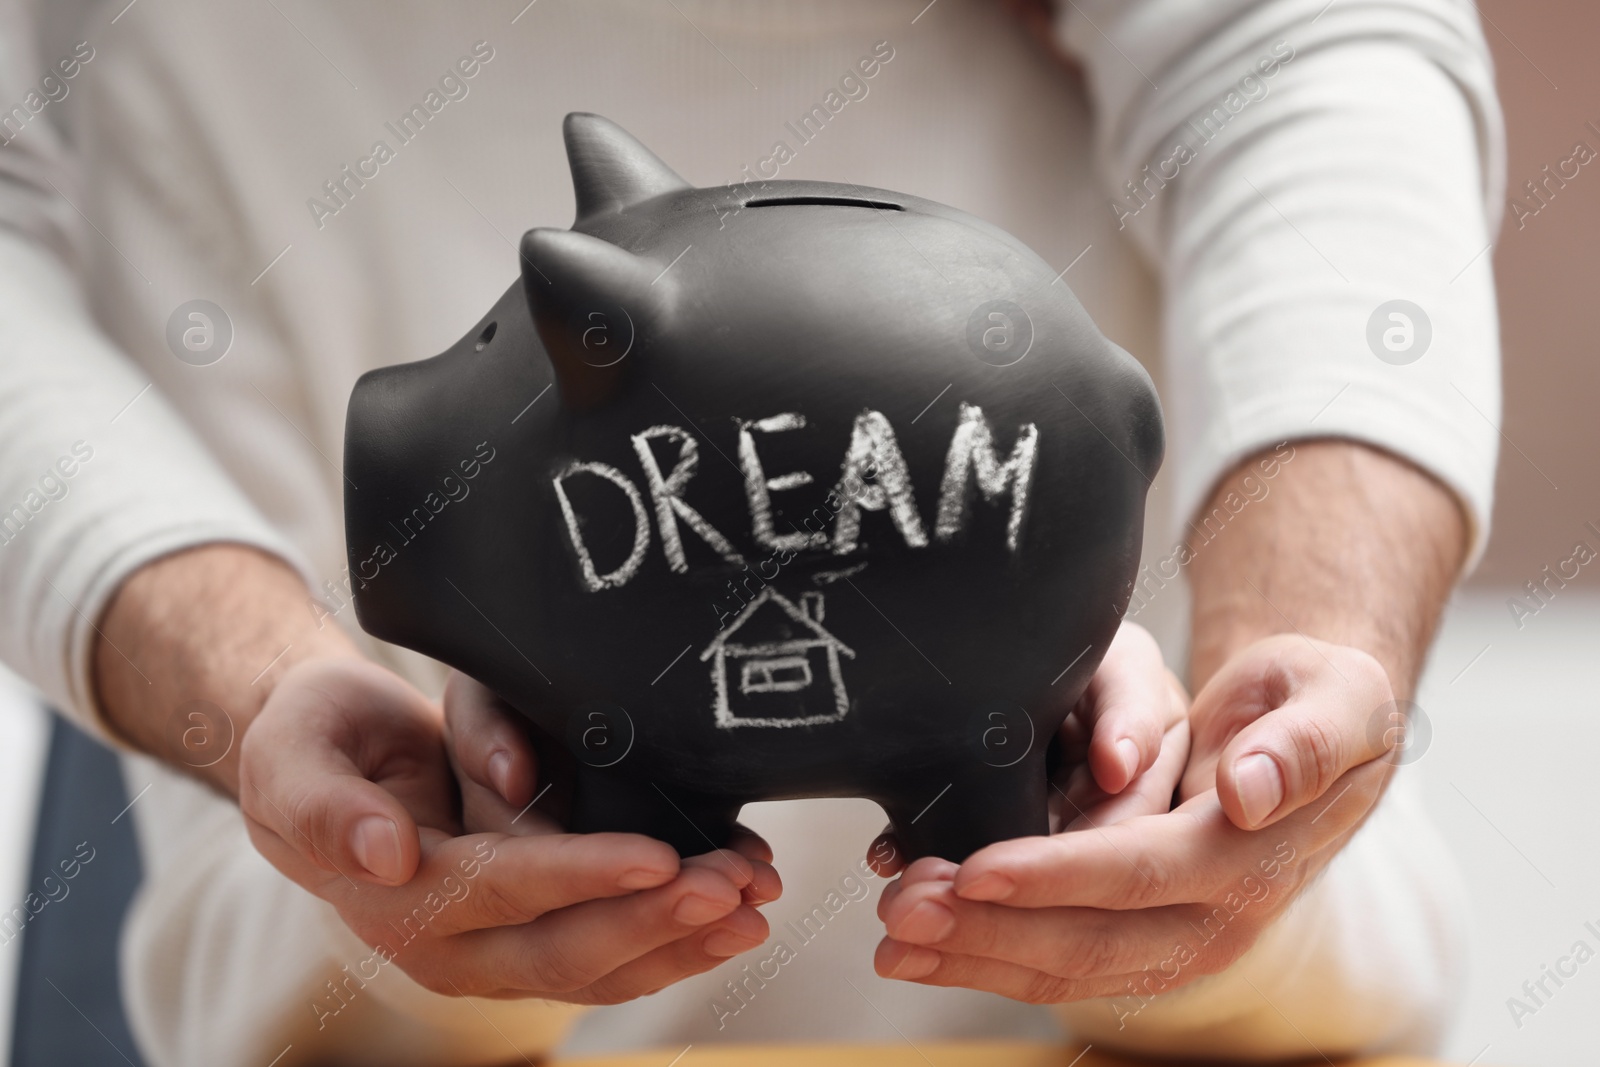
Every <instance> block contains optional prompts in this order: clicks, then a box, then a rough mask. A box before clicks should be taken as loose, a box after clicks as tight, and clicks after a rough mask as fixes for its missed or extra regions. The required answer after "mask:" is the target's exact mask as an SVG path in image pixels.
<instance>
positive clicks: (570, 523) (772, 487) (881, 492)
mask: <svg viewBox="0 0 1600 1067" xmlns="http://www.w3.org/2000/svg"><path fill="white" fill-rule="evenodd" d="M805 426H806V417H805V416H804V415H802V414H800V413H798V412H793V411H789V412H784V413H783V414H780V415H772V416H769V417H768V418H764V419H756V420H753V421H745V420H739V422H738V427H739V467H740V470H741V471H742V472H743V473H744V487H745V497H746V502H747V503H748V505H749V511H750V527H751V534H752V536H753V538H754V540H755V542H756V544H757V545H759V546H760V547H761V548H763V549H769V550H772V551H774V552H797V551H801V550H808V549H809V550H812V551H831V552H832V553H833V554H834V555H836V556H845V555H849V554H850V553H852V552H854V551H856V549H857V548H859V547H860V544H861V513H862V512H863V511H885V510H887V511H888V513H889V518H890V520H891V521H892V522H893V524H894V527H895V529H896V530H897V531H899V533H900V536H901V537H902V538H903V539H904V540H905V543H906V545H907V546H908V547H911V548H926V547H927V546H928V543H929V539H928V533H927V531H926V529H925V528H924V527H923V522H922V516H921V514H920V513H919V512H918V510H917V503H916V499H915V497H914V496H913V494H912V488H911V474H910V470H909V469H908V468H907V466H906V461H905V457H904V455H902V454H901V452H900V446H899V444H898V442H897V441H896V440H895V434H894V427H893V426H891V425H890V424H889V420H888V418H886V417H885V416H884V415H883V413H882V412H879V411H872V410H870V409H869V410H866V411H863V412H862V413H861V414H860V415H858V416H856V420H855V425H854V427H853V429H852V430H851V434H850V444H849V447H848V448H847V450H846V451H845V456H844V462H843V463H842V464H841V467H840V473H839V480H838V482H837V483H836V485H835V488H834V489H832V490H830V492H829V493H828V497H827V505H828V508H829V510H830V511H831V512H832V513H833V531H832V533H831V534H829V533H828V532H826V531H823V530H811V529H809V528H808V529H807V530H803V531H802V530H799V529H796V530H795V531H794V532H792V533H779V532H778V530H777V529H776V527H775V526H774V524H773V510H772V494H774V493H781V492H785V491H788V490H792V489H799V488H801V487H802V486H807V485H810V484H812V482H813V481H814V480H815V479H814V478H813V477H812V475H811V474H810V472H808V471H791V472H789V473H787V474H781V475H778V476H776V477H769V476H768V475H767V473H766V471H765V469H764V468H763V467H762V463H761V457H760V454H759V453H758V452H757V451H756V435H758V434H773V433H786V432H790V431H793V430H803V429H805ZM630 440H631V441H632V443H633V450H634V452H635V453H636V454H637V455H638V457H639V466H640V467H641V468H642V470H643V472H644V480H645V487H646V489H647V491H648V492H649V495H650V501H651V504H652V505H653V507H652V508H650V509H647V508H646V506H645V500H644V494H643V493H641V492H640V491H639V488H638V486H636V485H635V484H634V482H633V480H632V479H631V478H629V477H628V476H627V475H625V474H623V473H622V472H621V471H619V470H617V469H616V468H615V467H612V466H610V465H609V464H605V463H595V462H582V461H574V462H572V463H569V464H567V465H566V466H565V467H564V468H562V469H561V471H560V472H559V473H558V474H556V476H555V477H554V478H553V479H552V482H553V484H554V486H555V491H556V500H557V502H558V503H559V504H560V505H561V514H562V516H563V517H564V518H565V519H566V524H567V533H568V535H569V536H570V538H571V544H572V548H573V551H574V552H575V553H576V555H577V559H578V569H579V572H580V574H581V576H582V580H583V584H584V587H585V588H586V589H588V590H589V591H590V592H595V593H597V592H599V591H601V590H603V589H620V588H621V587H622V586H624V585H627V584H628V582H629V581H630V580H631V579H632V578H633V576H634V575H636V574H638V573H639V568H640V567H641V566H643V564H644V560H645V556H646V554H647V553H648V551H649V549H650V541H651V537H650V530H651V526H650V514H649V512H650V510H653V511H654V512H655V520H656V527H657V529H659V530H660V536H661V550H662V553H663V554H664V555H665V556H666V560H667V566H668V567H669V568H670V569H671V570H672V572H673V573H674V574H683V573H684V572H686V571H687V570H688V569H689V564H688V560H687V558H686V556H685V554H684V550H683V534H682V532H681V530H680V529H679V525H678V524H679V523H680V522H681V523H682V524H683V525H684V526H687V527H688V528H689V530H690V531H691V532H692V533H693V534H694V535H695V536H697V537H699V538H700V539H701V540H702V541H704V542H705V543H706V544H707V545H709V546H711V548H712V550H713V551H715V552H716V553H717V554H718V555H719V556H721V557H722V558H723V559H725V560H727V561H728V562H729V563H732V564H734V565H736V566H741V567H742V566H745V560H744V557H743V556H741V555H740V554H739V551H738V549H736V548H734V546H733V544H732V543H731V542H730V541H729V540H728V538H727V537H726V536H724V535H723V533H722V532H721V531H720V530H718V529H716V527H714V526H712V525H711V524H710V523H709V522H707V521H706V519H705V517H704V516H703V515H701V514H700V512H698V511H696V510H695V508H694V507H693V506H692V505H691V504H689V503H688V501H686V500H685V499H684V494H685V490H686V489H687V488H688V485H689V481H690V479H692V478H693V477H694V474H695V471H696V470H697V469H699V466H700V443H699V441H698V440H696V439H695V437H694V435H692V434H691V433H689V431H687V430H685V429H684V428H683V427H681V426H670V425H661V426H652V427H650V428H649V429H647V430H644V431H642V432H640V433H636V434H633V435H632V436H631V437H630ZM656 440H662V441H665V442H667V443H669V444H676V445H677V446H678V456H677V459H676V461H675V462H674V463H673V466H672V470H671V471H669V472H667V473H665V474H663V473H662V471H661V465H660V464H659V463H658V462H657V461H656V455H655V451H654V448H653V445H652V442H654V441H656ZM1038 451H1039V430H1038V428H1037V427H1036V426H1035V425H1034V424H1033V423H1031V422H1030V423H1025V424H1023V425H1022V426H1021V427H1019V428H1018V430H1017V436H1016V441H1015V443H1014V444H1013V446H1012V449H1011V454H1010V455H1009V456H1008V457H1007V458H1006V459H1005V460H1004V461H1003V462H1002V461H1001V460H1000V458H999V457H998V456H997V455H996V454H995V446H994V433H993V431H992V430H991V429H990V426H989V422H988V420H987V419H985V418H984V415H983V409H982V408H980V407H978V406H976V405H974V404H966V403H963V404H962V405H961V410H960V416H959V417H958V419H957V421H956V428H955V433H954V434H953V435H952V436H951V438H950V448H949V450H948V451H947V452H946V454H945V464H944V477H943V479H942V480H941V482H940V487H939V506H938V511H937V512H936V514H935V518H934V524H933V539H934V540H936V541H939V542H941V543H943V542H948V541H951V540H953V539H954V538H955V537H956V536H957V535H959V534H960V533H961V530H962V528H963V527H964V526H965V525H966V521H967V515H968V499H969V494H968V491H967V490H968V486H969V485H970V484H971V482H973V481H976V482H977V487H978V490H979V492H980V493H981V494H982V495H983V498H984V500H985V501H987V502H989V503H994V502H995V501H997V500H998V499H999V498H1000V497H1002V496H1005V495H1007V494H1009V495H1010V497H1011V512H1010V517H1009V519H1008V520H1007V523H1006V547H1007V548H1008V549H1010V550H1011V551H1012V552H1016V551H1017V549H1018V547H1019V546H1020V545H1021V543H1022V524H1023V521H1024V520H1025V518H1026V516H1027V511H1028V496H1029V492H1030V490H1031V489H1032V487H1033V476H1034V466H1035V461H1036V459H1037V456H1038ZM580 474H587V475H591V476H593V477H597V478H603V479H605V480H606V481H608V482H610V483H611V484H613V485H615V486H616V487H617V488H618V489H620V490H621V491H622V493H623V494H624V495H625V496H626V497H627V498H628V503H629V504H630V505H632V507H633V517H634V527H633V548H632V550H631V551H630V552H629V553H628V558H627V559H625V560H623V561H622V563H621V564H620V565H619V566H618V567H616V568H615V569H613V570H610V571H607V572H606V573H604V574H602V573H600V571H599V570H598V568H596V566H595V563H594V559H593V557H592V556H591V555H590V553H589V548H588V545H587V544H585V542H584V539H583V532H582V528H581V525H580V523H579V521H578V514H577V511H576V510H575V509H574V508H573V506H572V501H571V499H570V498H569V497H568V496H567V491H566V488H565V485H564V483H565V482H566V481H567V480H568V479H570V478H573V477H576V476H577V475H580ZM874 475H875V479H874V480H873V481H870V482H868V481H867V480H866V479H867V478H869V477H873V476H874ZM846 487H854V488H855V491H847V490H846ZM808 527H809V524H808Z"/></svg>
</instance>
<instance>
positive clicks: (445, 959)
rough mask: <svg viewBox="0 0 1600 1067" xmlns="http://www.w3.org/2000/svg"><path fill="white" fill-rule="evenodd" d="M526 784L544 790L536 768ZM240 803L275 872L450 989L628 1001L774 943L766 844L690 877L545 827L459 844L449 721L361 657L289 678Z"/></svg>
mask: <svg viewBox="0 0 1600 1067" xmlns="http://www.w3.org/2000/svg"><path fill="white" fill-rule="evenodd" d="M455 688H456V690H457V691H459V690H460V689H461V688H463V687H462V686H460V685H459V684H458V685H457V686H456V687H455ZM466 688H469V689H472V688H474V687H470V686H467V687H466ZM512 771H513V773H514V774H517V775H520V776H521V777H520V778H519V779H518V781H517V783H516V784H517V786H518V788H519V789H521V788H524V787H525V788H527V789H531V788H532V787H533V786H534V785H535V784H536V782H535V780H534V775H535V774H536V769H535V768H534V766H533V765H532V763H531V760H530V761H529V762H527V763H524V764H522V765H519V766H514V767H513V768H512ZM517 795H520V794H517ZM240 806H241V808H242V809H243V810H244V813H245V816H246V819H247V820H248V825H249V829H250V834H251V838H252V840H253V841H254V842H255V844H256V847H257V848H258V849H259V850H260V851H261V852H262V854H263V855H265V856H266V857H267V858H268V859H269V860H270V861H271V862H272V863H273V865H274V866H276V867H277V868H278V869H279V870H280V871H282V872H283V873H284V874H285V875H287V876H288V877H290V878H291V879H293V880H294V881H295V882H297V883H298V884H300V885H301V886H303V887H304V888H305V889H307V890H309V891H310V892H312V893H314V894H316V895H317V896H319V897H321V898H323V899H324V900H327V901H328V902H330V903H331V904H333V906H334V907H335V908H337V909H338V911H339V915H340V917H341V918H343V919H344V921H345V923H346V924H347V925H348V926H349V927H350V928H351V929H352V930H354V931H355V933H356V934H357V935H359V936H360V937H361V938H362V940H364V941H366V942H367V943H368V944H370V945H372V946H374V948H375V949H377V950H378V951H379V952H380V953H384V954H387V955H388V956H389V957H390V958H391V959H392V960H393V962H394V963H395V964H396V965H397V966H398V967H400V969H402V970H404V971H405V972H406V973H407V974H409V975H410V976H411V977H412V978H414V979H415V980H416V981H417V982H419V983H420V984H421V985H423V986H424V987H426V988H428V989H431V990H433V991H434V992H437V993H443V994H446V995H462V996H487V997H505V998H514V997H542V998H545V999H551V1000H562V1001H569V1002H572V1003H581V1004H610V1003H617V1002H620V1001H624V1000H631V999H633V998H634V997H639V996H643V995H645V994H647V993H652V992H655V991H656V990H658V989H661V988H663V987H664V986H667V985H670V984H671V983H673V982H676V981H678V980H680V979H682V978H685V977H688V976H689V975H692V974H697V973H699V972H701V971H704V970H708V969H710V968H711V967H714V966H716V965H717V964H718V963H721V962H722V961H723V960H724V959H726V958H727V957H729V956H732V955H735V954H737V953H739V952H743V951H745V950H746V949H749V948H753V947H754V946H756V945H758V944H760V943H761V942H762V941H763V940H765V938H766V936H767V924H766V920H765V919H763V918H762V917H761V916H760V914H759V913H758V912H757V911H756V910H755V908H754V907H753V906H751V905H752V903H755V902H761V901H762V900H763V899H764V897H763V892H764V891H765V890H768V889H775V886H776V876H775V875H774V874H773V872H772V871H771V868H770V867H768V866H767V864H766V863H765V861H764V858H762V857H763V856H764V850H765V845H764V844H762V843H761V842H760V841H759V840H757V839H751V840H750V841H748V842H745V843H744V844H745V851H746V852H747V853H749V855H748V856H747V855H741V854H740V852H738V851H733V850H723V851H721V852H715V853H709V854H707V855H704V856H697V857H694V858H692V859H688V860H684V861H682V862H681V863H680V861H679V859H678V856H677V854H676V853H675V852H673V850H672V849H671V848H669V847H667V846H666V845H664V844H662V843H661V842H659V841H653V840H651V839H650V838H646V837H640V836H637V835H633V834H584V835H574V834H564V833H561V832H560V831H559V829H558V828H557V827H555V826H554V825H553V824H551V823H549V822H548V821H547V820H543V819H542V818H541V817H539V816H537V815H534V814H532V813H530V814H528V815H527V816H524V818H522V819H516V818H514V817H513V818H512V819H510V820H508V822H507V825H506V826H505V828H504V829H503V830H495V831H492V832H487V833H470V834H467V833H463V832H462V827H461V825H460V823H459V820H458V817H457V814H456V810H457V793H456V784H455V779H454V777H453V775H452V774H451V769H450V763H449V757H448V756H447V754H446V748H445V742H444V717H443V715H442V713H441V711H440V709H439V708H438V706H437V705H435V704H433V703H432V702H431V701H429V700H427V699H426V698H425V697H424V696H423V695H422V694H421V693H419V692H417V691H416V690H415V689H413V688H411V687H410V686H409V685H407V684H406V683H405V682H403V681H402V680H401V679H399V678H398V677H396V676H395V675H393V674H391V673H389V672H388V671H385V670H384V669H382V668H380V667H378V666H375V665H374V664H371V663H367V662H363V661H361V660H359V659H344V660H328V661H321V662H317V663H312V664H307V665H305V666H303V667H299V668H296V669H295V670H292V671H290V672H289V673H288V674H287V675H285V676H284V678H283V680H282V681H281V682H280V683H279V684H278V686H277V687H276V688H275V689H274V691H273V693H272V696H271V697H270V698H269V699H268V700H267V703H266V706H265V707H264V708H263V709H262V711H261V713H260V715H259V716H257V718H256V720H255V722H254V724H253V725H252V726H251V728H250V731H249V733H248V734H246V736H245V741H244V751H243V753H242V760H241V770H240ZM514 815H515V813H513V816H514ZM516 823H521V824H522V825H521V826H518V825H515V824H516Z"/></svg>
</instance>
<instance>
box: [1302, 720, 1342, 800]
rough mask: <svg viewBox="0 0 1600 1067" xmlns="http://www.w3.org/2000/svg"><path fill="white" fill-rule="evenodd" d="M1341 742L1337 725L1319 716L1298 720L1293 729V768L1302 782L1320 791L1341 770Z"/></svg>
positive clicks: (1319, 792) (1330, 782)
mask: <svg viewBox="0 0 1600 1067" xmlns="http://www.w3.org/2000/svg"><path fill="white" fill-rule="evenodd" d="M1345 747H1346V746H1345V743H1344V738H1343V736H1342V735H1341V734H1340V733H1339V731H1338V729H1337V728H1335V727H1334V725H1333V724H1332V723H1330V722H1328V721H1327V720H1325V719H1323V718H1321V717H1315V716H1314V717H1310V718H1307V719H1305V720H1303V721H1301V722H1300V723H1299V724H1298V725H1297V726H1296V728H1295V731H1294V759H1295V769H1296V771H1297V773H1298V776H1299V778H1300V781H1301V783H1302V785H1303V786H1304V787H1306V788H1309V789H1311V790H1313V791H1314V792H1315V793H1317V794H1321V793H1322V792H1323V791H1324V790H1325V789H1327V788H1328V786H1329V785H1331V784H1332V783H1333V780H1334V779H1336V778H1338V777H1339V775H1341V774H1343V773H1344V763H1345Z"/></svg>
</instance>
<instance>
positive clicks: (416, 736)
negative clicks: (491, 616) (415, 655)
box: [239, 659, 450, 891]
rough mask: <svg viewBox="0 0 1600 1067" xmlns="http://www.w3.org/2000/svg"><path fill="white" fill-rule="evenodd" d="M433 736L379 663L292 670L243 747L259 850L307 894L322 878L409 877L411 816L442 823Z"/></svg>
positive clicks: (413, 863)
mask: <svg viewBox="0 0 1600 1067" xmlns="http://www.w3.org/2000/svg"><path fill="white" fill-rule="evenodd" d="M440 731H441V725H440V716H439V712H438V710H437V708H436V707H435V706H434V705H432V704H431V703H430V702H429V701H428V700H427V698H425V697H424V696H423V695H422V694H421V693H419V692H417V691H416V690H415V689H413V688H411V686H409V685H407V684H406V683H405V682H403V681H401V680H400V679H399V678H398V677H396V676H395V675H393V674H391V673H389V672H388V671H386V670H384V669H383V668H381V667H378V666H376V665H375V664H371V663H367V662H365V661H361V660H355V659H348V660H324V661H317V662H314V663H307V664H303V665H301V666H298V667H296V668H294V669H292V670H291V671H290V672H289V673H287V674H285V675H284V677H283V679H282V680H281V681H280V682H279V683H278V685H277V686H276V687H275V688H274V690H273V693H272V695H271V697H269V698H268V700H267V703H266V705H265V706H264V707H263V708H262V710H261V714H260V715H258V716H257V717H256V719H255V720H254V722H252V723H251V725H250V727H249V729H248V730H247V731H246V732H245V736H244V739H243V741H242V742H241V748H240V778H239V791H240V795H239V803H240V807H241V808H242V810H243V811H244V813H245V816H246V817H247V818H248V819H249V820H250V821H251V823H252V824H253V825H252V827H251V829H252V836H253V837H254V838H255V839H256V841H257V845H258V847H259V848H260V850H261V851H262V852H263V853H264V854H265V855H266V856H267V858H268V859H269V860H271V861H272V862H273V864H274V865H275V866H276V867H278V869H279V870H280V871H282V872H283V873H284V874H286V875H288V876H289V877H291V878H293V879H294V880H295V881H296V882H299V883H300V884H301V885H303V886H306V887H307V888H311V889H313V891H315V885H314V884H311V883H315V884H321V883H323V882H325V881H326V880H327V878H328V877H329V876H335V877H342V878H344V879H347V880H352V881H354V880H360V881H366V882H370V883H376V884H378V885H400V884H403V883H404V882H406V881H408V880H410V878H411V876H412V875H413V874H414V873H415V872H416V869H417V865H418V863H419V862H420V859H421V844H420V839H419V833H418V828H417V819H418V817H421V818H423V819H424V821H425V822H427V823H429V824H430V825H439V824H440V823H439V819H440V816H441V815H444V817H445V818H448V814H447V813H448V811H449V806H450V800H449V772H448V768H447V767H446V766H445V763H444V754H443V747H442V745H441V742H440Z"/></svg>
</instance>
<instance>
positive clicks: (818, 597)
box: [800, 589, 823, 626]
mask: <svg viewBox="0 0 1600 1067" xmlns="http://www.w3.org/2000/svg"><path fill="white" fill-rule="evenodd" d="M800 610H801V612H802V613H804V614H805V617H806V618H808V619H810V620H811V621H812V622H814V623H816V624H818V625H819V626H820V625H821V624H822V612H823V599H822V594H821V593H819V592H817V591H816V590H814V589H813V590H808V591H807V592H804V593H801V594H800Z"/></svg>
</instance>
